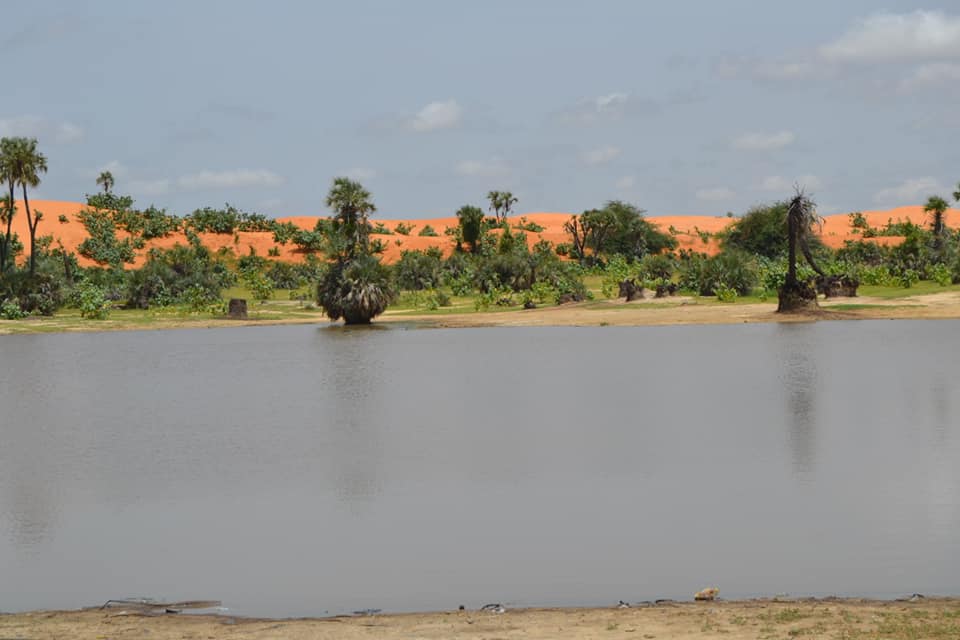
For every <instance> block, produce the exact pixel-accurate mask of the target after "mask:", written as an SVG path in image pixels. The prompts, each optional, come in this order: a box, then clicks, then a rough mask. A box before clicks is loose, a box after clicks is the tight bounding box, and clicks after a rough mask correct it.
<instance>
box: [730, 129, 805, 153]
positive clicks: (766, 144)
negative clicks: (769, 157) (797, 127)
mask: <svg viewBox="0 0 960 640" xmlns="http://www.w3.org/2000/svg"><path fill="white" fill-rule="evenodd" d="M795 139H796V136H794V135H793V132H791V131H778V132H776V133H746V134H744V135H742V136H740V137H739V138H737V139H736V140H734V141H733V148H734V149H738V150H740V151H776V150H777V149H783V148H784V147H786V146H789V145H791V144H793V141H794V140H795Z"/></svg>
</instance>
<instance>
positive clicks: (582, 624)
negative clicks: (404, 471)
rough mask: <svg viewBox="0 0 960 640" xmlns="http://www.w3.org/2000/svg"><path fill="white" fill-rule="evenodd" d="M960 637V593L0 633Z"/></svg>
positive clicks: (183, 621) (179, 619)
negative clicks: (898, 598)
mask: <svg viewBox="0 0 960 640" xmlns="http://www.w3.org/2000/svg"><path fill="white" fill-rule="evenodd" d="M143 637H145V638H154V639H157V640H166V639H172V638H209V639H220V638H224V639H228V638H291V639H294V640H296V639H301V638H320V639H323V638H338V639H341V640H353V639H357V638H424V639H432V638H437V639H439V638H476V639H478V640H479V639H481V638H483V639H495V638H500V639H507V638H529V639H533V640H537V639H546V638H556V639H563V638H581V639H590V638H605V639H607V638H633V639H639V638H644V639H652V638H657V639H661V640H667V639H680V638H728V639H730V640H741V639H743V640H745V639H748V638H749V639H760V638H768V639H772V638H784V639H789V638H796V637H808V638H843V639H848V640H857V639H861V638H862V639H866V638H889V639H891V640H897V639H900V638H904V639H906V638H943V639H947V638H951V639H955V638H960V599H956V598H922V599H919V600H918V601H916V602H909V601H897V602H886V601H868V600H843V599H840V600H838V599H825V600H798V601H772V600H751V601H738V602H722V601H720V602H704V603H693V602H689V603H665V604H660V605H654V606H636V605H635V606H634V607H632V608H629V609H618V608H607V609H522V610H515V611H514V610H508V611H506V612H505V613H489V612H484V611H453V612H438V613H415V614H401V615H374V616H351V617H334V618H303V619H253V618H235V617H227V616H203V615H174V614H160V615H141V614H123V613H120V612H118V611H99V610H84V611H38V612H30V613H18V614H7V615H0V638H24V639H31V640H39V639H42V638H50V639H53V638H90V639H101V638H143Z"/></svg>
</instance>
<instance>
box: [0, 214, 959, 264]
mask: <svg viewBox="0 0 960 640" xmlns="http://www.w3.org/2000/svg"><path fill="white" fill-rule="evenodd" d="M30 208H31V210H33V211H40V212H42V213H43V220H42V221H41V222H40V226H39V227H38V229H37V235H38V236H45V235H52V236H53V237H54V246H57V244H58V242H59V243H62V244H63V247H64V248H65V249H66V250H67V251H73V252H76V251H77V247H78V246H79V245H80V243H81V242H83V241H84V240H85V239H86V238H87V232H86V229H85V228H84V226H83V224H82V223H81V222H80V221H79V219H78V218H77V214H78V213H79V212H80V211H82V210H83V209H85V208H86V205H84V204H82V203H79V202H61V201H56V200H32V201H31V202H30ZM571 215H572V214H569V213H544V212H534V213H524V214H520V215H517V216H513V217H511V218H510V219H509V221H510V224H511V227H514V228H518V227H519V225H520V224H522V223H524V222H526V223H533V224H536V225H539V226H541V227H543V231H526V232H525V233H526V236H527V243H528V244H529V245H530V246H533V245H534V244H536V243H537V242H539V241H540V240H546V241H548V242H550V243H551V244H553V245H558V244H562V243H569V242H570V235H569V234H568V233H567V232H566V231H564V229H563V225H564V223H566V222H567V221H568V220H570V216H571ZM61 216H62V220H63V221H61ZM863 216H864V218H865V219H866V220H867V223H868V224H869V225H870V226H871V227H874V228H876V229H878V230H879V229H882V228H883V227H885V226H886V224H887V222H890V221H892V222H894V223H896V222H898V221H908V220H909V221H910V222H913V223H915V224H921V225H923V224H928V223H929V217H928V215H927V214H926V213H925V212H924V211H923V207H922V206H910V207H899V208H896V209H889V210H886V211H864V212H863ZM318 219H319V216H291V217H285V218H277V221H278V222H292V223H294V224H295V225H297V226H298V227H300V228H302V229H313V227H314V225H316V223H317V220H318ZM647 219H648V220H649V221H650V222H652V223H654V224H656V225H658V227H659V228H660V231H662V232H664V233H669V234H671V235H673V236H674V237H675V238H676V239H677V242H678V244H679V248H680V249H687V250H693V251H697V252H702V253H706V254H709V255H714V254H716V253H717V252H718V251H719V250H720V246H719V242H718V241H717V239H716V234H717V232H719V231H723V230H724V229H726V228H727V226H728V225H730V224H731V223H733V222H735V221H736V220H737V218H728V217H726V216H651V217H649V218H647ZM373 222H374V224H377V223H381V224H383V226H384V227H386V228H387V229H389V230H390V231H393V233H392V234H375V235H374V236H373V237H374V238H377V239H379V240H380V241H381V242H383V243H384V245H385V246H386V250H385V251H384V253H383V259H384V261H385V262H387V263H393V262H396V261H397V260H399V259H400V254H401V253H402V252H403V251H406V250H423V249H427V248H430V247H438V248H440V249H441V250H442V251H443V253H444V255H449V254H450V253H451V252H452V251H453V240H452V239H451V237H450V236H448V235H446V234H445V231H446V230H447V229H448V228H453V227H456V226H457V218H456V217H447V218H429V219H414V218H408V219H404V220H383V219H374V220H373ZM946 222H947V225H948V226H951V227H958V226H960V210H958V209H950V210H948V211H947V214H946ZM401 223H403V224H404V225H406V226H408V227H411V231H410V233H409V235H401V234H398V233H396V229H397V226H398V225H399V224H401ZM427 225H430V226H431V227H432V228H433V230H434V231H435V232H436V233H437V235H436V236H421V235H419V234H420V232H421V231H422V230H423V228H424V227H426V226H427ZM13 230H14V232H15V233H17V234H18V235H19V236H20V239H21V241H22V242H23V243H24V245H25V246H27V247H28V248H27V250H29V246H28V245H29V241H28V239H29V237H30V233H29V230H28V228H27V218H26V214H25V213H24V209H23V203H22V202H21V201H17V215H16V217H15V218H14V222H13ZM125 235H126V234H125V233H124V232H122V231H118V232H117V236H118V237H120V238H123V237H125ZM819 235H820V237H821V238H822V239H823V242H824V244H826V245H827V246H829V247H833V248H839V247H842V246H843V244H844V242H845V241H847V240H860V239H862V236H861V235H860V233H859V230H857V229H854V228H853V227H852V226H851V224H850V216H849V214H846V213H844V214H835V215H831V216H826V217H825V218H824V219H823V224H822V225H821V226H820V229H819ZM200 238H201V240H202V241H203V243H204V245H205V246H207V247H208V248H210V250H211V251H217V250H219V249H221V248H229V249H232V250H233V252H234V253H235V254H236V255H237V256H242V255H246V254H248V253H250V251H251V250H253V251H255V252H256V253H257V255H260V256H264V257H270V259H272V260H282V261H289V262H303V261H304V260H306V254H305V253H303V252H302V251H299V250H297V248H296V247H295V246H294V245H292V244H287V245H281V244H278V243H276V242H274V240H273V234H272V233H271V232H266V231H240V232H238V233H236V234H216V233H202V234H200ZM901 240H902V238H898V237H892V236H886V237H875V238H871V239H869V241H870V242H876V243H878V244H884V245H888V244H897V243H899V242H900V241H901ZM178 243H179V244H187V238H186V236H185V235H184V234H183V232H177V233H174V234H171V235H170V236H168V237H166V238H157V239H154V240H148V241H147V242H146V245H145V247H144V248H143V249H141V250H139V251H137V258H136V260H135V261H134V263H133V266H135V267H136V266H140V265H142V264H143V261H144V260H145V256H146V253H147V251H148V250H149V249H150V248H152V247H161V248H169V247H172V246H174V245H175V244H178ZM271 250H275V252H279V255H277V256H269V252H270V251H271ZM78 260H79V262H80V264H81V265H82V266H92V265H94V264H95V263H94V262H93V261H92V260H89V259H87V258H83V257H79V256H78Z"/></svg>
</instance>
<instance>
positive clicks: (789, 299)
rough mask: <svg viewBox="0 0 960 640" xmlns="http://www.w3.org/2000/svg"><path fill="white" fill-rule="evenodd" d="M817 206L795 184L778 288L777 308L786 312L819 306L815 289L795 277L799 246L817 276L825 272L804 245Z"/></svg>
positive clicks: (808, 246)
mask: <svg viewBox="0 0 960 640" xmlns="http://www.w3.org/2000/svg"><path fill="white" fill-rule="evenodd" d="M816 208H817V205H816V203H814V202H813V200H811V199H810V198H808V197H807V196H806V195H805V194H804V192H803V189H801V188H799V187H798V188H797V190H796V195H795V196H794V198H793V199H792V200H791V201H790V207H789V208H788V209H787V260H788V262H787V278H786V280H785V281H784V283H783V287H781V288H780V292H779V296H778V297H779V304H778V306H777V311H780V312H788V311H796V310H798V309H803V308H807V307H816V306H818V305H817V291H816V289H814V288H813V287H811V286H810V284H809V283H807V282H800V281H799V280H797V247H798V246H799V247H800V250H801V251H802V252H803V256H804V257H805V258H806V259H807V262H808V263H810V266H811V267H813V270H814V271H816V272H817V273H818V274H819V275H820V276H823V275H824V273H823V271H822V270H821V269H820V267H818V266H817V263H816V261H814V259H813V254H812V253H811V252H810V245H809V244H807V234H808V233H809V232H810V227H812V226H813V224H814V223H815V222H816V221H817V220H818V218H817V211H816Z"/></svg>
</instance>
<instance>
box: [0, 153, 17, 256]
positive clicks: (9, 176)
mask: <svg viewBox="0 0 960 640" xmlns="http://www.w3.org/2000/svg"><path fill="white" fill-rule="evenodd" d="M15 141H16V138H3V139H0V180H3V181H4V182H6V183H7V189H8V191H9V193H8V195H6V196H4V201H3V211H2V212H0V215H2V218H0V219H2V221H3V222H4V223H5V224H6V225H7V230H6V234H4V236H3V238H2V239H0V240H2V241H0V273H3V272H5V271H6V270H7V261H8V260H11V259H12V257H13V256H12V252H11V249H12V247H13V216H14V215H15V214H16V213H17V209H16V202H15V201H14V199H13V196H14V192H13V189H14V187H16V185H17V180H16V178H15V177H14V174H13V166H12V162H13V152H14V147H15V146H16V144H15Z"/></svg>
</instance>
